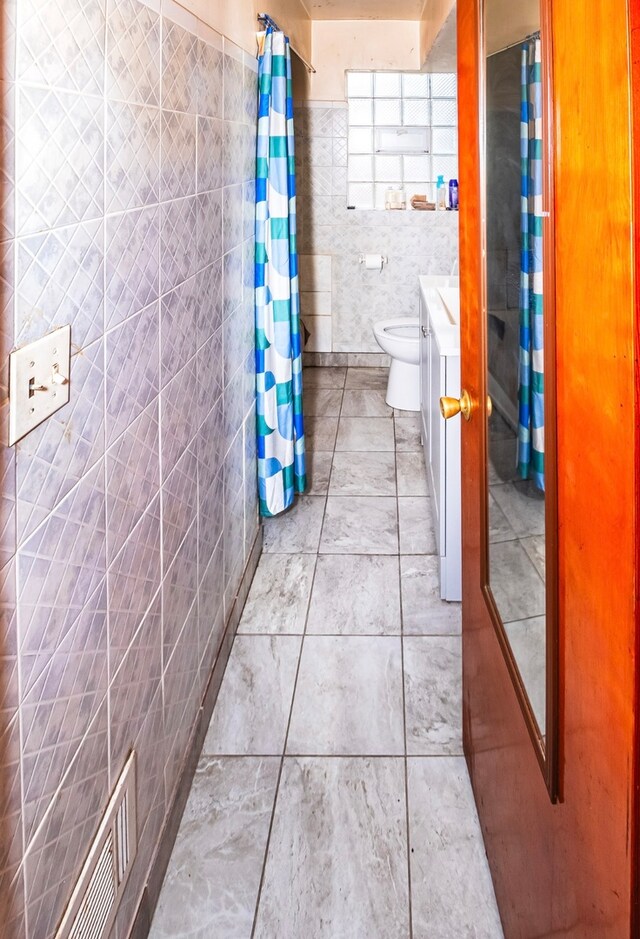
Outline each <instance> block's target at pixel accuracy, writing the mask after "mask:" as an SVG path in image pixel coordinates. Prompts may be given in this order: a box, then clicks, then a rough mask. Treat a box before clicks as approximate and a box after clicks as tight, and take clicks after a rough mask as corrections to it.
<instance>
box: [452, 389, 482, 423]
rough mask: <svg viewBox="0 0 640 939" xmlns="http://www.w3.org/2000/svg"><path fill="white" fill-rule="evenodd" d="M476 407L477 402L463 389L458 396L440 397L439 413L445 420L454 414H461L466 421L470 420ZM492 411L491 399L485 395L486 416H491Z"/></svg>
mask: <svg viewBox="0 0 640 939" xmlns="http://www.w3.org/2000/svg"><path fill="white" fill-rule="evenodd" d="M476 407H477V404H476V402H475V401H473V400H472V398H471V395H470V394H469V392H468V391H463V392H462V397H460V398H447V397H445V398H440V413H441V414H442V416H443V417H444V419H445V421H448V420H450V419H451V418H452V417H455V416H456V414H462V416H463V417H464V419H465V420H466V421H470V420H471V415H472V414H473V412H474V411H475V409H476ZM492 412H493V401H492V400H491V398H490V397H489V396H487V416H488V417H491V414H492Z"/></svg>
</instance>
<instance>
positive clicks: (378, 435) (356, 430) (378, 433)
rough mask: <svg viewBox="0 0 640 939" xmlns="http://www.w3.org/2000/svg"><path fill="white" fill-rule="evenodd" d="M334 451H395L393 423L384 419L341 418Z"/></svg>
mask: <svg viewBox="0 0 640 939" xmlns="http://www.w3.org/2000/svg"><path fill="white" fill-rule="evenodd" d="M336 450H356V451H367V450H386V451H393V450H395V443H394V435H393V421H389V420H387V418H386V417H341V418H340V424H339V426H338V439H337V440H336Z"/></svg>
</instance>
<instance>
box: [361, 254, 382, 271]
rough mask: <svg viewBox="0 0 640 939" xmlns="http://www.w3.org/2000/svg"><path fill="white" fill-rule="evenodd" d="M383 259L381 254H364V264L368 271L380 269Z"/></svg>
mask: <svg viewBox="0 0 640 939" xmlns="http://www.w3.org/2000/svg"><path fill="white" fill-rule="evenodd" d="M384 261H385V259H384V256H383V255H382V254H365V256H364V266H365V268H366V269H367V270H368V271H381V270H382V268H383V266H384Z"/></svg>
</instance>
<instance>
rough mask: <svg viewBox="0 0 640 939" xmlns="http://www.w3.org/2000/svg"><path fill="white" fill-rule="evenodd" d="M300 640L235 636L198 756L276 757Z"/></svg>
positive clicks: (282, 740)
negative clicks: (217, 754) (249, 755)
mask: <svg viewBox="0 0 640 939" xmlns="http://www.w3.org/2000/svg"><path fill="white" fill-rule="evenodd" d="M301 642H302V639H301V637H299V636H237V637H236V640H235V642H234V644H233V649H232V650H231V656H230V657H229V663H228V665H227V669H226V671H225V673H224V678H223V680H222V687H221V688H220V694H219V696H218V700H217V702H216V706H215V708H214V711H213V717H212V718H211V724H210V725H209V729H208V731H207V736H206V739H205V742H204V747H203V749H202V752H203V753H206V754H207V755H211V754H214V753H225V754H241V755H246V754H251V753H256V754H261V755H268V756H270V755H272V754H273V755H276V754H279V753H280V754H281V753H282V750H283V747H284V740H285V735H286V731H287V722H288V720H289V712H290V709H291V699H292V697H293V686H294V682H295V677H296V670H297V667H298V658H299V653H300V645H301Z"/></svg>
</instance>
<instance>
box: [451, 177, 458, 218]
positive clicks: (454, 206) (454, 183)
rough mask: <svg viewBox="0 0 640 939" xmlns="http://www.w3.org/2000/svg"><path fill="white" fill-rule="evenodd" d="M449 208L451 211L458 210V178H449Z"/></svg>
mask: <svg viewBox="0 0 640 939" xmlns="http://www.w3.org/2000/svg"><path fill="white" fill-rule="evenodd" d="M449 208H450V209H451V211H452V212H457V211H458V180H457V179H450V180H449Z"/></svg>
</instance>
